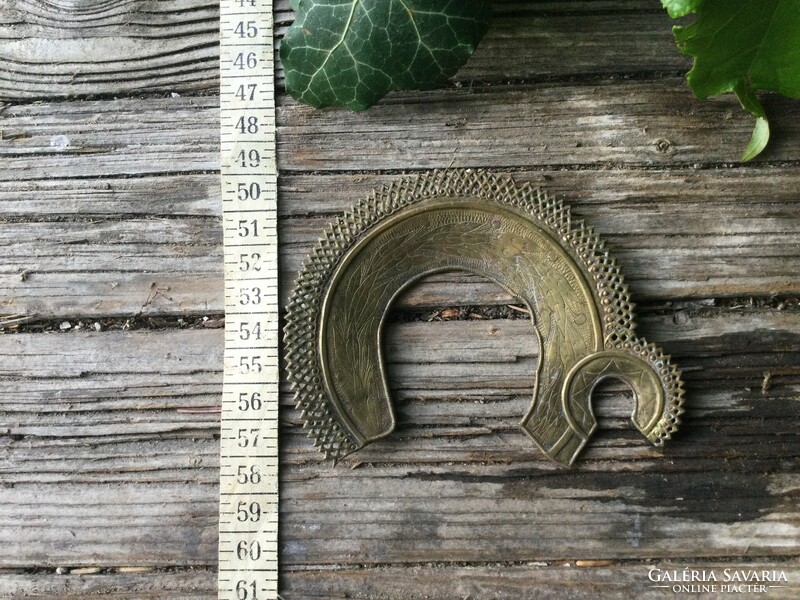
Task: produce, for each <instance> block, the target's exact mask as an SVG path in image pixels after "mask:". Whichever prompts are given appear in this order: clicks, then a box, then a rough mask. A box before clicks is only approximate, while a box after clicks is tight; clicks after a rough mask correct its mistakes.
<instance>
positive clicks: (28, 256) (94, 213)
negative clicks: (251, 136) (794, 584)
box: [0, 168, 800, 318]
mask: <svg viewBox="0 0 800 600" xmlns="http://www.w3.org/2000/svg"><path fill="white" fill-rule="evenodd" d="M729 173H730V172H725V171H723V172H722V174H720V173H718V172H717V171H706V170H701V171H694V170H679V171H677V172H671V171H660V172H657V173H656V174H654V175H651V174H649V173H648V172H642V171H637V170H623V171H612V172H607V171H591V172H587V171H572V172H570V173H569V174H564V173H561V172H556V171H548V172H544V173H542V172H538V171H525V172H520V173H515V174H514V176H515V178H517V179H518V181H520V182H521V183H522V182H526V181H528V182H533V183H536V182H538V181H539V180H540V179H543V178H544V179H548V180H550V181H552V182H553V185H552V186H551V185H548V186H547V187H548V188H550V189H554V190H555V191H556V193H558V194H559V195H560V196H564V197H566V198H567V199H568V200H570V201H571V202H572V206H573V209H574V211H575V214H576V216H585V217H586V219H587V220H588V221H589V222H590V223H591V224H592V225H594V226H595V227H596V228H597V230H598V231H600V232H601V233H602V234H603V237H604V239H605V240H606V241H607V242H608V244H609V247H610V248H612V249H613V251H614V254H615V256H617V258H618V259H619V260H620V262H621V264H622V265H623V268H624V270H625V272H626V274H627V276H628V277H627V279H628V281H629V283H630V284H631V285H632V288H633V292H634V294H635V296H636V297H637V299H639V300H643V299H647V300H648V301H650V302H653V301H658V300H668V299H671V298H676V297H677V298H681V297H694V298H702V297H730V296H752V295H756V296H758V295H762V296H763V295H772V294H787V295H791V294H798V293H800V279H798V276H797V274H798V273H800V241H798V240H800V220H799V219H798V218H797V215H798V213H799V212H800V204H798V200H797V197H796V195H794V194H793V193H792V191H791V190H792V188H791V184H792V181H793V180H794V179H793V178H794V170H793V169H791V168H785V169H768V168H765V169H763V170H762V171H757V172H755V173H753V176H752V178H747V177H742V176H741V175H730V174H729ZM206 177H209V178H210V177H215V176H206ZM398 177H399V176H381V175H371V176H370V177H368V178H366V179H367V180H368V182H369V183H370V184H372V185H373V186H378V185H379V184H380V182H381V181H393V180H396V179H397V178H398ZM164 179H166V180H167V181H162V182H161V184H160V185H156V186H153V188H152V193H148V192H149V190H150V185H151V182H152V180H151V179H144V180H143V181H144V183H143V184H140V185H135V184H131V183H130V182H131V181H136V182H138V181H139V180H138V179H135V180H112V181H113V182H114V183H113V185H112V184H109V185H111V189H110V191H107V192H106V193H98V194H92V193H89V194H88V195H87V196H83V195H78V196H76V197H75V198H73V199H67V198H66V197H65V196H64V194H67V193H68V192H67V191H59V192H55V191H53V190H52V186H51V184H45V190H46V193H45V194H44V195H43V197H42V198H38V197H37V194H35V193H34V189H35V187H36V186H39V185H41V183H40V182H37V183H31V184H24V185H23V186H22V187H23V188H24V189H23V190H20V191H16V190H17V189H18V187H19V186H18V184H13V185H12V184H8V185H7V186H6V189H12V188H13V189H14V190H15V191H8V192H7V194H6V195H5V199H6V200H7V201H6V202H4V203H2V205H3V206H4V208H6V210H7V213H6V214H7V215H8V216H7V218H8V221H7V222H6V223H2V224H0V249H2V251H3V254H4V256H5V261H4V263H3V265H2V266H0V296H2V298H3V299H2V301H0V311H2V312H3V313H5V314H22V315H28V316H29V317H30V318H60V317H75V316H85V317H92V316H131V315H136V314H173V315H174V314H187V313H188V314H192V313H193V314H198V313H199V314H208V313H219V312H222V306H223V298H222V246H221V228H220V225H219V217H218V211H219V208H218V206H214V204H213V200H214V199H215V198H216V199H218V194H219V191H218V190H216V189H213V190H212V181H210V180H209V179H206V180H205V181H202V182H201V183H199V184H198V186H197V187H198V188H199V189H200V191H199V193H198V194H197V195H188V196H184V197H181V196H178V198H179V199H177V200H176V199H175V198H176V195H177V194H179V191H178V190H177V189H176V187H174V186H177V187H180V186H181V185H183V184H184V182H185V178H184V176H178V177H176V179H175V182H174V186H173V184H171V183H169V178H164ZM315 180H316V181H318V182H319V185H318V186H315V188H314V189H310V188H309V187H308V186H309V184H310V183H311V180H310V179H309V178H308V176H297V177H288V178H286V179H285V181H284V182H283V185H282V187H281V194H282V195H281V198H282V206H283V207H284V208H283V210H284V211H285V212H286V213H288V214H286V215H285V217H284V218H283V219H282V221H281V240H282V250H281V266H282V298H283V300H284V301H285V300H286V298H287V297H288V294H289V293H290V289H291V286H292V284H293V281H294V278H295V277H296V273H297V271H298V269H300V268H301V266H302V263H303V261H304V260H305V257H306V256H307V255H308V253H309V251H310V249H311V247H312V245H313V244H314V243H315V242H316V240H317V239H318V238H319V237H320V234H321V232H322V231H323V229H324V228H325V227H326V226H327V224H328V223H329V221H331V220H332V219H333V218H334V217H333V214H330V213H329V212H324V213H323V214H319V212H321V211H332V212H333V213H335V212H336V211H338V210H344V207H345V206H346V205H349V204H352V203H354V202H355V201H356V199H357V198H360V197H365V196H366V194H367V191H366V188H367V186H366V185H365V184H364V183H363V182H354V183H351V182H352V181H353V180H352V176H344V175H331V176H329V177H328V178H325V177H321V176H320V177H317V178H315ZM106 183H108V180H107V181H106ZM570 184H572V186H573V187H568V186H570ZM98 186H99V187H104V186H105V184H104V183H102V182H101V183H98V184H95V187H94V189H95V190H96V189H98ZM117 186H118V187H119V192H118V193H117V191H116V190H117ZM686 186H691V187H692V189H696V190H699V191H698V192H697V193H696V194H693V195H690V196H689V197H688V198H687V195H686V194H685V193H684V192H683V190H684V189H685V187H686ZM351 190H352V191H351ZM711 190H714V192H712V191H711ZM716 190H720V192H719V193H715V192H716ZM50 192H52V193H53V194H54V195H55V196H56V197H57V198H61V199H64V202H63V204H61V205H59V204H58V203H54V202H53V201H52V200H53V197H52V196H51V194H50ZM11 198H16V200H13V199H11ZM25 198H29V199H25ZM145 198H146V199H145ZM84 199H86V200H84ZM95 199H96V200H95ZM140 199H141V204H142V205H141V206H138V202H139V200H140ZM325 199H326V200H327V202H328V204H327V205H326V202H325ZM116 206H119V208H120V210H119V212H118V213H115V207H116ZM126 210H130V211H131V213H127V212H126ZM148 211H152V213H150V214H148ZM301 212H303V213H305V216H304V217H303V218H299V217H300V215H299V214H297V213H301ZM122 214H126V215H127V216H126V217H124V218H123V217H122V216H121V215H122ZM194 215H199V216H194ZM511 301H513V298H511V297H510V296H509V295H508V294H507V293H506V292H504V291H503V290H502V289H501V288H499V287H498V286H495V285H494V284H491V283H490V282H487V281H484V280H481V279H479V278H477V277H473V276H468V275H464V274H442V275H436V276H432V277H430V278H428V279H426V280H425V282H423V283H421V284H420V285H419V286H417V287H416V288H414V289H413V290H412V291H411V292H410V293H409V294H408V295H406V296H405V298H404V299H403V301H402V303H401V306H405V307H425V306H441V305H442V304H446V303H459V304H466V305H469V304H485V303H493V304H497V303H508V302H511Z"/></svg>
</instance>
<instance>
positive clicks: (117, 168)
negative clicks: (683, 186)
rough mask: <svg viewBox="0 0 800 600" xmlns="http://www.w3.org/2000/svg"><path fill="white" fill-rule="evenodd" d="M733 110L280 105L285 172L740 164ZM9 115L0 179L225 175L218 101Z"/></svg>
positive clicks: (779, 123)
mask: <svg viewBox="0 0 800 600" xmlns="http://www.w3.org/2000/svg"><path fill="white" fill-rule="evenodd" d="M772 100H773V101H772V102H771V103H770V105H771V108H772V109H773V112H774V118H773V126H774V127H775V129H776V130H780V131H781V132H782V135H781V136H776V139H775V140H773V143H772V144H771V146H770V150H769V152H768V154H766V155H765V158H766V159H769V160H773V161H787V160H788V161H793V160H796V159H797V148H796V144H794V143H793V140H794V139H796V137H797V136H798V135H800V133H798V131H799V130H800V125H798V123H800V119H798V113H800V107H798V105H797V103H796V102H792V101H790V100H785V99H780V98H774V99H772ZM564 106H569V107H570V110H569V111H568V112H567V111H565V110H564V108H563V107H564ZM737 106H738V105H737V104H736V101H735V99H730V98H723V99H719V100H714V101H712V102H701V101H699V100H697V99H695V98H693V97H692V96H691V92H689V91H688V89H686V88H685V83H684V82H683V81H682V80H680V79H677V78H675V79H665V80H659V81H641V82H625V83H619V84H615V85H588V84H585V85H576V84H557V85H556V84H551V85H547V86H545V85H538V86H530V85H527V86H525V85H521V86H517V87H510V86H508V87H500V88H491V87H490V88H487V89H486V90H483V91H481V92H479V93H478V92H470V91H469V90H460V91H453V92H443V91H433V92H427V93H426V94H424V95H423V96H421V97H419V98H416V97H414V98H412V97H408V96H400V95H398V97H397V98H396V99H395V100H394V101H392V102H387V103H385V104H383V105H381V106H379V107H375V108H373V109H371V110H370V111H367V112H364V113H355V114H354V113H349V112H346V111H339V110H333V111H314V110H313V109H310V108H307V107H301V106H298V105H297V103H295V102H294V101H291V100H288V99H285V98H284V100H283V102H282V103H281V106H280V107H279V109H278V124H279V130H278V132H279V145H278V148H279V164H280V166H281V168H282V170H283V171H284V172H288V171H309V170H314V171H359V172H360V171H364V170H365V169H369V170H376V169H391V170H396V169H423V168H434V167H438V168H444V167H493V168H510V167H528V168H530V167H531V166H532V165H539V166H555V165H571V166H575V165H608V164H613V165H615V166H622V165H634V166H659V165H661V166H663V165H676V164H678V165H686V164H687V163H688V164H695V163H697V164H698V165H703V164H709V163H711V164H715V163H720V162H725V161H730V160H734V159H736V158H737V157H738V155H739V152H740V150H741V145H742V140H745V139H747V138H748V136H749V135H750V131H751V129H752V122H751V119H750V118H749V117H748V116H747V115H746V114H745V113H744V111H741V110H740V109H739V108H738V107H737ZM477 115H479V117H478V116H477ZM0 118H1V119H2V121H0V127H2V130H3V132H4V133H3V135H4V138H5V139H4V141H3V143H2V144H0V157H2V159H3V161H4V169H3V171H2V174H0V179H2V180H32V179H53V178H71V177H75V176H76V174H79V175H80V176H81V177H83V178H87V177H108V176H114V175H117V176H119V175H127V176H132V175H136V176H143V175H145V176H146V175H156V174H168V173H180V172H186V171H206V170H218V168H219V157H218V155H217V153H218V149H219V146H218V135H219V134H218V131H217V127H218V101H217V98H208V97H194V98H167V99H157V98H153V99H149V100H147V102H146V103H143V101H140V100H131V99H129V100H113V101H102V102H101V101H94V102H89V101H84V102H62V103H58V104H57V105H54V104H50V103H33V104H25V105H11V106H8V107H7V108H6V109H5V111H4V112H3V113H2V115H0ZM412 124H413V127H412ZM11 159H17V160H11Z"/></svg>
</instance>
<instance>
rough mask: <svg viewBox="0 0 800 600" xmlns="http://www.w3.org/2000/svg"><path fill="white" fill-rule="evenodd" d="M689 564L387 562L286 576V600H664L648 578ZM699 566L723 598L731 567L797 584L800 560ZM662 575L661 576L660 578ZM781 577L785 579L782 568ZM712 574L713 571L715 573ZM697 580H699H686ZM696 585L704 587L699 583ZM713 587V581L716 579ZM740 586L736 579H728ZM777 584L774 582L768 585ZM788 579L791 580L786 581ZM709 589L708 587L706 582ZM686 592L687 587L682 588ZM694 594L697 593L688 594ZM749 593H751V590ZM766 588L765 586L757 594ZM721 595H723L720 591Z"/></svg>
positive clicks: (789, 591) (780, 593) (783, 590)
mask: <svg viewBox="0 0 800 600" xmlns="http://www.w3.org/2000/svg"><path fill="white" fill-rule="evenodd" d="M687 564H689V563H687V562H683V561H675V562H660V561H657V562H653V563H640V564H627V563H626V564H607V563H606V564H603V563H602V562H601V563H600V565H601V566H596V567H580V566H577V564H576V563H575V562H572V561H569V562H561V563H559V564H550V563H544V562H541V561H536V562H533V563H529V564H525V565H497V566H483V565H480V566H451V565H435V566H430V565H419V566H412V567H409V568H403V567H394V566H387V567H384V568H381V569H380V571H379V572H375V571H373V570H371V569H361V570H357V569H353V570H349V569H326V570H325V569H312V570H308V571H298V572H289V573H286V574H285V576H284V579H283V581H284V582H285V584H286V585H285V588H284V592H283V593H282V596H283V597H284V598H285V600H290V599H300V598H326V599H327V598H336V599H339V598H358V597H364V598H385V599H386V600H401V599H402V600H412V599H422V598H425V599H430V600H444V599H451V598H459V599H479V598H513V599H515V600H517V599H518V600H534V599H536V600H540V599H542V600H561V599H563V598H573V599H576V600H583V599H586V600H595V599H597V598H603V599H604V600H629V599H630V598H637V599H639V598H641V599H643V600H663V598H664V597H665V595H667V594H669V593H671V591H672V590H671V589H669V588H671V585H670V586H669V588H668V589H666V590H665V589H663V588H657V587H655V586H656V585H659V584H657V583H654V582H653V581H651V580H650V579H648V573H649V572H650V570H651V569H653V568H660V569H671V570H675V571H678V572H679V573H680V572H682V570H683V569H684V568H685V567H686V565H687ZM690 564H691V568H693V569H697V570H698V571H699V572H702V571H704V570H705V572H713V573H714V576H715V577H716V578H718V581H719V585H718V586H717V589H716V591H715V592H705V593H703V592H700V590H701V589H702V588H699V587H698V588H695V590H694V591H693V593H692V595H693V596H695V597H699V598H713V597H720V596H719V595H721V594H727V593H731V594H733V593H735V592H733V591H728V590H727V589H726V591H725V592H722V591H721V586H722V585H725V583H724V581H725V577H726V571H725V569H728V575H727V576H728V577H729V578H731V579H732V578H733V577H734V575H733V572H735V571H740V570H742V569H744V570H757V571H758V572H759V573H761V571H762V570H767V571H770V572H773V571H776V570H777V571H778V572H781V573H783V574H784V575H785V577H786V578H787V580H788V581H791V582H793V583H794V582H797V581H798V579H800V572H799V571H800V570H799V569H798V567H797V565H796V563H788V564H784V563H778V564H775V563H768V562H756V563H752V562H749V561H737V563H736V564H735V565H731V564H730V563H708V562H706V561H702V560H697V559H692V560H691V561H690ZM655 576H656V575H655V574H654V577H655ZM772 576H773V577H776V578H777V577H780V575H778V574H775V575H772ZM709 577H710V576H709ZM683 585H691V584H683ZM695 585H702V584H698V583H695ZM708 585H712V583H708ZM728 585H732V584H730V583H729V584H728ZM765 585H766V586H769V585H770V584H769V583H766V584H765ZM778 585H783V584H778ZM706 589H708V588H706ZM678 593H680V592H678ZM684 593H686V594H687V595H688V593H690V592H684ZM743 593H747V592H743ZM755 593H764V592H755ZM767 593H768V597H769V598H776V599H783V598H785V599H789V598H794V597H795V596H796V594H797V586H796V584H795V585H788V586H786V587H777V586H776V587H774V588H769V589H768V590H767ZM714 594H717V596H715V595H714Z"/></svg>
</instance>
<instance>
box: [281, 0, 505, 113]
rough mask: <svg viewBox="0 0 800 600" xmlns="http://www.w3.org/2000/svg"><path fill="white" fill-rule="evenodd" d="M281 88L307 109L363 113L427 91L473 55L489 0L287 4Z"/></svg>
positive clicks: (486, 18) (486, 17) (308, 0)
mask: <svg viewBox="0 0 800 600" xmlns="http://www.w3.org/2000/svg"><path fill="white" fill-rule="evenodd" d="M291 4H292V8H294V10H295V11H296V12H297V18H296V20H295V22H294V24H293V25H292V27H291V28H290V29H289V31H288V33H287V34H286V37H284V39H283V42H282V43H281V60H282V62H283V68H284V72H285V76H286V90H287V91H288V92H289V93H290V94H291V95H292V96H294V97H295V98H297V99H298V100H300V101H301V102H305V103H306V104H310V105H311V106H314V107H317V108H320V107H322V106H347V107H348V108H350V109H352V110H364V109H365V108H369V107H370V106H372V105H373V104H375V103H376V102H377V101H378V100H380V99H381V98H382V97H383V96H385V95H386V94H387V93H388V92H389V91H391V90H407V89H427V88H432V87H434V86H436V85H438V84H440V83H442V82H443V81H445V80H446V79H447V78H448V77H450V76H451V75H453V74H455V72H456V71H457V70H458V69H459V67H461V65H463V64H464V63H465V62H466V61H467V59H468V58H469V57H470V55H471V54H472V53H473V52H474V50H475V47H476V46H477V45H478V42H479V41H480V39H481V38H482V37H483V34H484V33H486V30H487V29H488V28H489V23H490V21H491V1H490V0H292V3H291Z"/></svg>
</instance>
